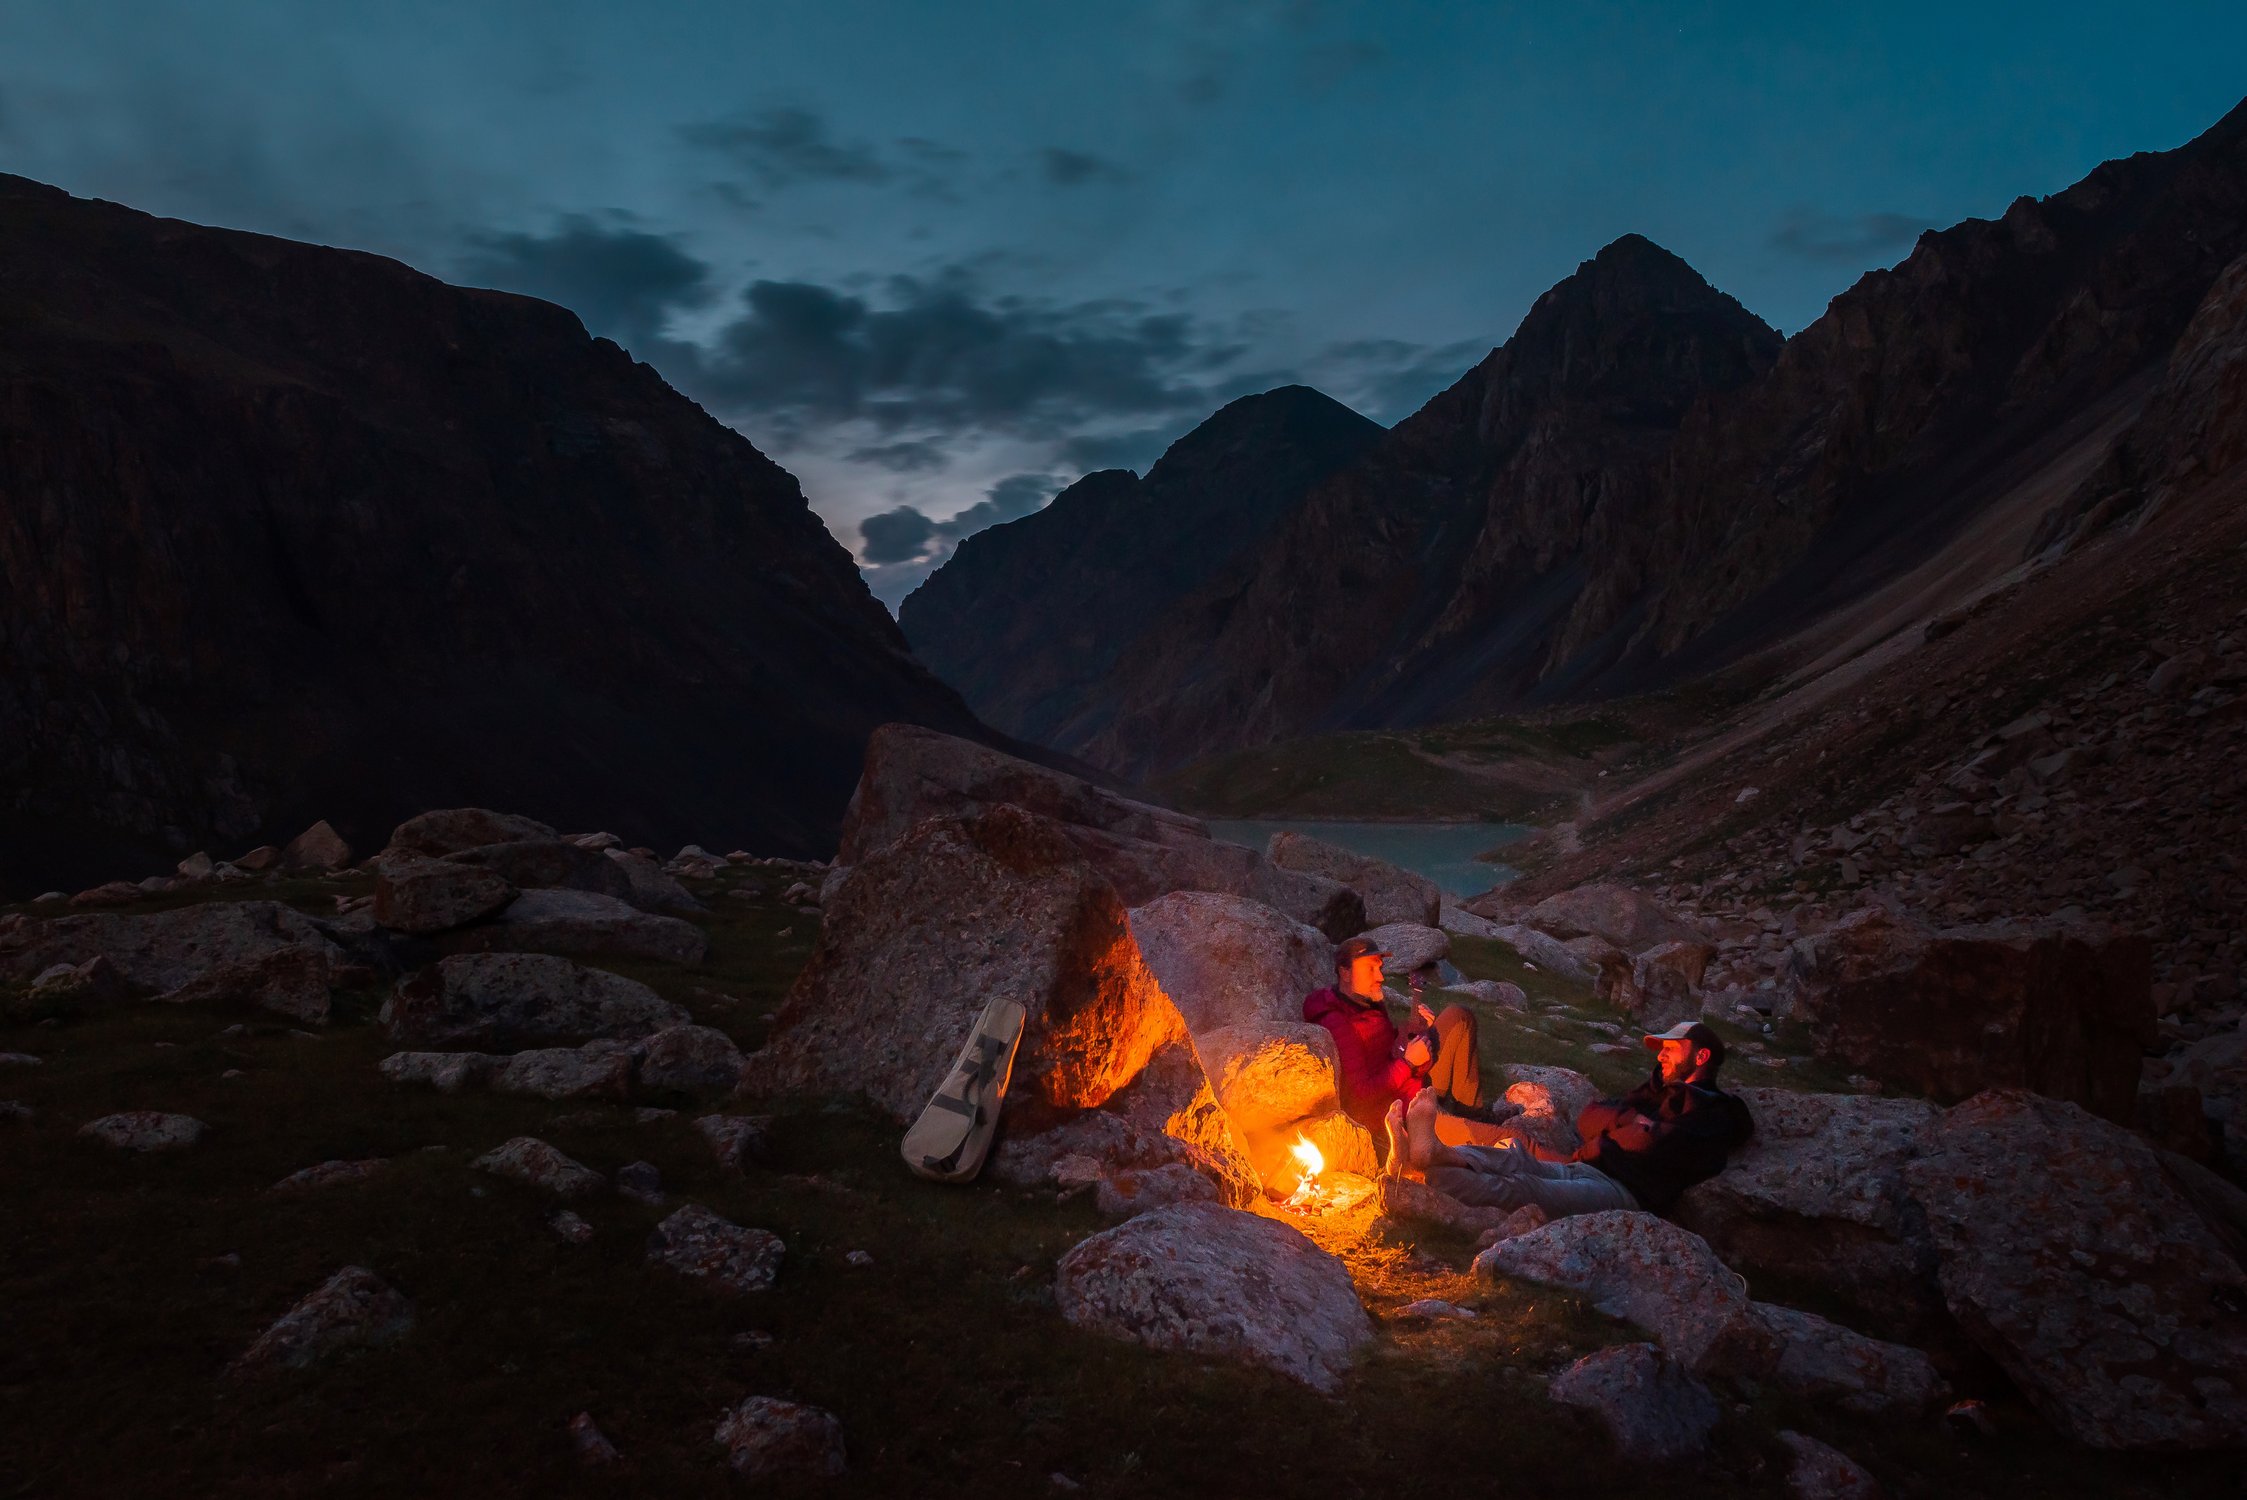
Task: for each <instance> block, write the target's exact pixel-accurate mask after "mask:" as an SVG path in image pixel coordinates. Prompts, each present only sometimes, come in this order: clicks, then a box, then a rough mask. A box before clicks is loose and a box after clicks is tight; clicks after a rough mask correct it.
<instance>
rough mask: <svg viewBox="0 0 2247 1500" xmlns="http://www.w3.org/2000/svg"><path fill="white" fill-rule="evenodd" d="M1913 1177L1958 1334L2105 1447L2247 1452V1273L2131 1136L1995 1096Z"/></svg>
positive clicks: (1961, 1120)
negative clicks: (1960, 1330) (1962, 1332)
mask: <svg viewBox="0 0 2247 1500" xmlns="http://www.w3.org/2000/svg"><path fill="white" fill-rule="evenodd" d="M1919 1145H1920V1151H1921V1155H1920V1157H1919V1159H1918V1160H1916V1161H1914V1162H1912V1163H1910V1164H1909V1165H1908V1166H1906V1167H1905V1169H1904V1177H1905V1181H1906V1184H1907V1186H1908V1190H1909V1192H1910V1194H1911V1198H1912V1201H1913V1202H1914V1203H1915V1204H1916V1205H1917V1206H1918V1208H1919V1210H1920V1211H1921V1212H1922V1213H1923V1214H1924V1215H1925V1216H1926V1221H1927V1227H1928V1231H1929V1233H1930V1234H1931V1235H1932V1236H1933V1238H1934V1242H1935V1245H1936V1247H1937V1249H1938V1251H1939V1253H1940V1255H1941V1270H1940V1275H1941V1281H1942V1289H1943V1296H1944V1299H1945V1300H1946V1301H1947V1303H1948V1304H1949V1306H1950V1310H1951V1312H1952V1314H1953V1315H1954V1316H1955V1317H1956V1318H1957V1319H1958V1322H1959V1324H1960V1326H1961V1327H1963V1328H1964V1329H1965V1330H1966V1332H1967V1333H1968V1334H1969V1335H1970V1336H1971V1337H1972V1338H1973V1339H1974V1341H1975V1342H1976V1343H1978V1344H1979V1345H1981V1347H1982V1348H1983V1349H1984V1350H1986V1351H1987V1352H1988V1353H1989V1355H1990V1356H1991V1357H1992V1358H1993V1359H1995V1360H1996V1361H1997V1362H1998V1363H1999V1364H2000V1365H2001V1366H2003V1367H2004V1369H2005V1372H2006V1373H2007V1374H2008V1375H2010V1376H2011V1377H2012V1378H2013V1381H2014V1383H2015V1384H2016V1385H2018V1386H2019V1387H2020V1388H2021V1391H2022V1393H2023V1394H2024V1395H2026V1396H2027V1397H2028V1399H2029V1400H2030V1402H2031V1403H2032V1404H2034V1405H2035V1406H2036V1408H2037V1410H2038V1411H2039V1412H2040V1413H2041V1414H2042V1415H2043V1416H2044V1417H2045V1419H2046V1420H2047V1421H2049V1422H2051V1423H2052V1425H2053V1426H2055V1427H2057V1428H2059V1429H2060V1430H2061V1431H2063V1432H2065V1433H2067V1434H2068V1435H2069V1436H2071V1437H2073V1438H2074V1439H2075V1440H2076V1441H2078V1442H2081V1443H2084V1444H2086V1445H2088V1446H2091V1447H2094V1448H2171V1449H2174V1448H2219V1447H2238V1446H2242V1445H2247V1271H2243V1270H2242V1268H2241V1266H2240V1263H2239V1261H2238V1260H2237V1259H2236V1258H2235V1257H2234V1256H2233V1254H2232V1253H2231V1252H2230V1251H2229V1250H2228V1249H2227V1248H2226V1246H2225V1244H2224V1243H2223V1240H2222V1238H2221V1237H2220V1236H2219V1234H2218V1233H2217V1231H2216V1230H2215V1229H2214V1228H2213V1227H2212V1226H2211V1225H2209V1224H2208V1223H2207V1222H2206V1221H2205V1220H2203V1219H2202V1217H2201V1215H2200V1213H2199V1212H2198V1211H2197V1210H2196V1209H2195V1207H2194V1205H2193V1203H2192V1202H2191V1201H2190V1200H2189V1199H2188V1198H2187V1197H2186V1196H2185V1195H2184V1194H2183V1193H2182V1192H2180V1191H2179V1190H2178V1188H2177V1187H2176V1185H2175V1184H2174V1183H2173V1182H2172V1180H2171V1178H2170V1176H2169V1173H2168V1172H2167V1171H2166V1170H2165V1167H2164V1162H2163V1159H2162V1158H2161V1157H2160V1156H2159V1155H2158V1154H2157V1153H2156V1152H2155V1151H2154V1150H2153V1148H2152V1147H2150V1146H2148V1145H2146V1144H2145V1143H2144V1142H2143V1141H2141V1140H2140V1139H2138V1138H2137V1137H2136V1136H2134V1135H2132V1134H2131V1133H2130V1132H2129V1131H2126V1130H2123V1129H2120V1128H2119V1127H2117V1126H2114V1125H2111V1124H2109V1123H2107V1122H2106V1121H2104V1120H2100V1119H2098V1118H2096V1117H2095V1116H2093V1115H2091V1114H2090V1113H2088V1112H2087V1111H2085V1110H2083V1109H2081V1108H2079V1107H2077V1106H2075V1105H2072V1104H2067V1103H2062V1102H2058V1101H2055V1100H2051V1099H2046V1098H2040V1097H2038V1096H2036V1095H2034V1094H2030V1093H2027V1092H2025V1091H2022V1090H2018V1089H2004V1090H1994V1091H1992V1092H1990V1093H1986V1094H1982V1095H1979V1096H1977V1097H1975V1098H1974V1099H1972V1100H1969V1101H1968V1102H1966V1103H1964V1104H1962V1105H1959V1106H1958V1107H1957V1108H1955V1109H1952V1110H1950V1111H1948V1112H1946V1113H1945V1114H1944V1116H1943V1117H1942V1119H1941V1120H1939V1121H1937V1122H1935V1123H1934V1124H1932V1125H1930V1126H1929V1127H1928V1128H1927V1129H1926V1130H1924V1131H1922V1132H1921V1135H1920V1141H1919Z"/></svg>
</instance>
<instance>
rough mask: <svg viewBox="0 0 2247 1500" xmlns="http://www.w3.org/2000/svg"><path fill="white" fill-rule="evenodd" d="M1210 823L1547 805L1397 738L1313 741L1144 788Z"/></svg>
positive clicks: (1223, 760) (1495, 818)
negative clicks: (1436, 759)
mask: <svg viewBox="0 0 2247 1500" xmlns="http://www.w3.org/2000/svg"><path fill="white" fill-rule="evenodd" d="M1149 790H1150V791H1152V792H1154V793H1155V794H1156V795H1157V796H1159V797H1160V798H1162V799H1163V800H1165V801H1167V802H1169V803H1170V804H1171V805H1173V806H1176V807H1179V808H1183V809H1185V810H1186V811H1189V812H1192V813H1195V814H1197V815H1199V816H1202V817H1209V818H1304V819H1315V818H1340V819H1350V820H1357V819H1380V818H1416V819H1431V820H1438V821H1441V820H1452V819H1456V820H1461V821H1473V820H1481V821H1484V822H1492V823H1518V822H1525V821H1529V820H1531V819H1532V818H1534V817H1535V816H1536V815H1537V813H1538V812H1540V811H1541V810H1542V809H1544V808H1545V807H1547V806H1549V805H1550V804H1551V803H1552V801H1553V799H1552V798H1551V797H1550V796H1548V795H1546V794H1543V793H1537V792H1530V791H1526V790H1523V789H1521V788H1517V787H1511V786H1507V785H1505V784H1504V783H1502V782H1498V781H1494V780H1492V779H1490V778H1487V777H1482V776H1476V775H1473V774H1470V773H1469V772H1466V771H1462V770H1459V769H1457V768H1455V767H1452V766H1444V765H1438V764H1436V763H1435V762H1433V761H1430V760H1428V759H1427V758H1425V757H1424V756H1421V755H1417V754H1415V753H1414V751H1413V741H1412V740H1411V739H1410V738H1408V737H1406V736H1405V735H1402V734H1385V733H1373V732H1358V733H1344V734H1325V735H1314V736H1312V737H1310V738H1308V739H1300V740H1288V741H1285V742H1283V743H1280V744H1276V745H1265V746H1261V747H1259V748H1256V749H1253V750H1238V751H1234V752H1231V753H1230V754H1226V755H1219V756H1213V757H1211V758H1210V759H1207V760H1202V761H1197V762H1195V763H1194V764H1192V765H1190V766H1187V767H1185V768H1183V769H1181V770H1178V771H1173V772H1171V773H1169V774H1168V775H1166V776H1163V777H1161V778H1159V779H1157V780H1156V781H1154V782H1153V783H1151V785H1150V787H1149Z"/></svg>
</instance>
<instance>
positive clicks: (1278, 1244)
mask: <svg viewBox="0 0 2247 1500" xmlns="http://www.w3.org/2000/svg"><path fill="white" fill-rule="evenodd" d="M1054 1285H1055V1294H1056V1297H1057V1299H1058V1301H1059V1304H1060V1307H1061V1313H1062V1316H1063V1317H1065V1318H1067V1319H1068V1320H1069V1322H1071V1323H1072V1324H1074V1325H1076V1326H1077V1327H1079V1328H1085V1329H1089V1330H1091V1331H1093V1332H1096V1333H1102V1334H1106V1335H1108V1336H1109V1337H1111V1338H1120V1339H1127V1340H1130V1341H1132V1342H1136V1343H1141V1344H1146V1345H1148V1346H1149V1347H1152V1348H1157V1349H1174V1350H1184V1351H1188V1352H1192V1353H1197V1354H1207V1355H1214V1356H1217V1357H1219V1358H1224V1359H1233V1360H1239V1361H1242V1362H1244V1363H1250V1364H1257V1365H1262V1366H1265V1367H1266V1368H1269V1369H1273V1370H1277V1371H1279V1372H1280V1373H1281V1374H1284V1375H1287V1376H1290V1377H1292V1378H1294V1379H1296V1380H1300V1381H1302V1382H1303V1383H1304V1384H1306V1385H1308V1386H1310V1387H1311V1388H1313V1389H1314V1390H1319V1391H1324V1392H1330V1393H1331V1392H1332V1391H1334V1390H1336V1389H1338V1388H1339V1387H1340V1385H1341V1383H1342V1378H1343V1376H1344V1375H1345V1374H1346V1373H1347V1372H1348V1370H1349V1365H1350V1360H1351V1358H1352V1356H1353V1355H1354V1354H1355V1353H1356V1352H1357V1351H1358V1349H1360V1348H1361V1347H1363V1346H1364V1345H1365V1344H1366V1343H1367V1342H1368V1341H1370V1340H1371V1338H1372V1336H1373V1326H1372V1321H1371V1320H1370V1319H1369V1318H1367V1316H1366V1313H1365V1309H1364V1308H1363V1307H1361V1306H1360V1305H1359V1303H1358V1299H1357V1293H1356V1290H1355V1289H1354V1288H1353V1287H1352V1286H1351V1284H1350V1277H1349V1273H1348V1272H1347V1271H1346V1270H1344V1269H1343V1266H1342V1263H1341V1262H1340V1261H1338V1260H1336V1259H1335V1258H1334V1257H1333V1256H1331V1255H1329V1254H1328V1253H1327V1252H1326V1251H1324V1250H1321V1249H1319V1248H1318V1246H1316V1245H1314V1244H1312V1243H1311V1241H1309V1240H1308V1239H1306V1238H1304V1237H1303V1236H1302V1235H1301V1234H1300V1233H1298V1232H1297V1231H1295V1230H1293V1229H1290V1228H1288V1227H1287V1226H1286V1225H1284V1224H1279V1223H1276V1222H1274V1221H1272V1220H1270V1219H1266V1218H1262V1217H1259V1216H1257V1215H1255V1214H1249V1213H1243V1212H1240V1211H1238V1210H1235V1209H1229V1208H1221V1207H1219V1206H1217V1205H1215V1204H1209V1203H1177V1204H1171V1205H1169V1206H1167V1207H1164V1208H1158V1209H1155V1210H1153V1211H1152V1212H1150V1213H1144V1214H1141V1215H1140V1216H1139V1217H1137V1218H1135V1219H1131V1220H1128V1221H1127V1222H1125V1223H1123V1224H1120V1225H1118V1226H1117V1227H1116V1228H1114V1229H1110V1230H1106V1231H1104V1232H1102V1233H1100V1234H1096V1235H1094V1236H1093V1237H1092V1238H1090V1239H1088V1240H1085V1241H1084V1242H1082V1243H1081V1244H1079V1245H1077V1246H1076V1247H1075V1248H1074V1249H1072V1250H1071V1251H1070V1252H1069V1253H1068V1254H1067V1255H1065V1256H1063V1257H1062V1258H1061V1263H1060V1265H1059V1267H1058V1268H1057V1269H1056V1271H1055V1277H1054Z"/></svg>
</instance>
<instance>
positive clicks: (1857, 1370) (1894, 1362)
mask: <svg viewBox="0 0 2247 1500" xmlns="http://www.w3.org/2000/svg"><path fill="white" fill-rule="evenodd" d="M1748 1316H1749V1320H1750V1322H1751V1324H1752V1325H1753V1327H1752V1328H1750V1329H1743V1330H1741V1331H1740V1333H1739V1336H1738V1337H1737V1338H1736V1340H1735V1341H1734V1342H1735V1343H1736V1345H1737V1346H1738V1349H1737V1351H1736V1352H1728V1353H1727V1355H1726V1361H1727V1365H1728V1368H1729V1369H1731V1370H1733V1371H1735V1372H1737V1373H1740V1374H1745V1375H1752V1376H1754V1377H1755V1378H1757V1379H1762V1380H1768V1381H1770V1382H1771V1383H1772V1384H1773V1385H1775V1386H1777V1387H1778V1388H1779V1389H1780V1390H1782V1391H1785V1392H1787V1393H1788V1394H1789V1395H1794V1396H1803V1397H1807V1398H1808V1399H1810V1400H1813V1401H1821V1402H1830V1403H1832V1404H1834V1405H1836V1406H1839V1407H1840V1408H1841V1409H1842V1410H1843V1411H1848V1412H1855V1413H1857V1414H1858V1415H1860V1416H1883V1415H1886V1414H1889V1413H1891V1412H1893V1413H1895V1414H1897V1415H1901V1416H1914V1417H1916V1416H1920V1415H1922V1414H1924V1413H1926V1412H1929V1411H1932V1410H1933V1409H1934V1408H1935V1407H1936V1406H1938V1405H1939V1404H1941V1403H1942V1402H1944V1401H1946V1400H1948V1399H1949V1398H1950V1387H1949V1386H1948V1385H1946V1384H1945V1383H1944V1381H1943V1378H1942V1377H1941V1376H1940V1375H1938V1374H1936V1372H1935V1366H1934V1363H1933V1362H1932V1361H1930V1360H1929V1359H1928V1357H1927V1356H1926V1355H1925V1354H1923V1353H1921V1352H1920V1351H1919V1350H1917V1349H1913V1348H1910V1347H1908V1346H1906V1345H1903V1344H1891V1343H1885V1342H1883V1341H1881V1340H1879V1339H1872V1338H1867V1337H1865V1336H1864V1335H1863V1334H1861V1333H1858V1332H1856V1331H1854V1330H1852V1329H1848V1328H1844V1327H1842V1326H1841V1325H1840V1324H1839V1323H1835V1322H1832V1321H1831V1320H1829V1319H1826V1318H1821V1317H1819V1316H1818V1315H1817V1314H1815V1313H1807V1312H1798V1311H1797V1310H1795V1309H1794V1308H1791V1307H1777V1306H1774V1305H1773V1304H1771V1303H1768V1302H1757V1303H1753V1304H1751V1305H1750V1307H1749V1310H1748Z"/></svg>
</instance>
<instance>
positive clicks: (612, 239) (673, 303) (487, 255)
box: [459, 214, 712, 351]
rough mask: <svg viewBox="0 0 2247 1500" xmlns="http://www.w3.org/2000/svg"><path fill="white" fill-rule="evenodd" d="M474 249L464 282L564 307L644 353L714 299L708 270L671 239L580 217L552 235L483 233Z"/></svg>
mask: <svg viewBox="0 0 2247 1500" xmlns="http://www.w3.org/2000/svg"><path fill="white" fill-rule="evenodd" d="M617 217H619V218H622V217H624V216H622V215H618V216H617ZM469 244H470V249H469V251H468V254H467V256H466V257H465V259H464V260H463V262H462V264H461V267H460V272H459V274H460V276H461V279H462V280H464V281H467V282H469V283H471V284H474V285H477V286H491V287H497V288H499V289H501V290H503V291H510V292H523V293H526V294H528V295H530V296H533V297H544V298H546V299H547V300H548V301H550V302H559V303H560V304H562V306H564V307H567V308H569V309H570V310H571V311H572V312H575V313H576V314H577V315H578V316H579V317H580V318H582V319H584V321H585V325H586V327H588V328H590V329H591V330H593V331H594V332H595V333H602V334H607V335H608V336H610V337H612V338H614V339H616V340H618V341H619V342H620V343H624V344H627V345H630V346H632V347H633V348H635V349H640V350H643V351H644V350H646V349H648V348H650V347H653V346H654V345H655V344H657V343H659V342H660V341H661V337H662V333H663V327H664V324H665V323H666V322H667V321H668V320H669V319H670V317H671V316H672V314H674V313H676V312H680V311H682V310H684V309H687V308H691V307H697V306H700V305H702V304H703V303H705V302H707V301H709V300H710V297H711V295H712V288H711V284H710V267H709V266H708V265H706V264H704V263H703V262H702V261H700V260H698V259H696V258H695V257H694V256H692V255H689V254H688V253H687V252H686V251H685V250H682V249H681V248H680V247H679V242H678V240H677V239H676V238H674V237H673V236H670V235H662V234H650V233H648V232H647V231H645V230H641V229H633V228H629V227H623V226H603V225H602V224H600V223H598V222H597V221H595V220H594V219H592V218H589V217H587V216H585V215H582V214H572V215H570V216H568V217H566V218H564V219H563V220H562V221H561V223H560V224H559V225H558V226H557V227H556V228H555V229H554V230H553V231H552V232H551V233H548V234H543V235H538V234H521V233H485V234H479V235H476V236H474V237H473V238H472V239H471V240H470V242H469Z"/></svg>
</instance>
